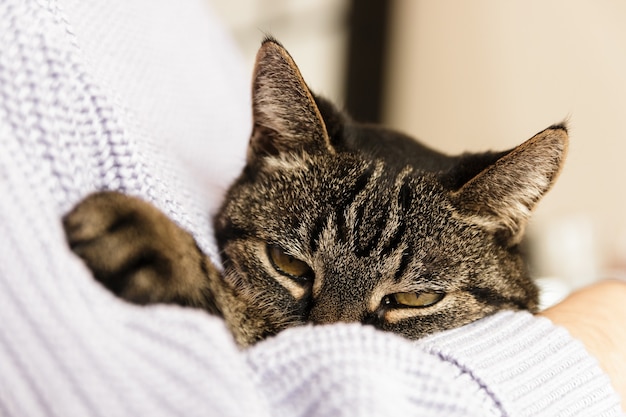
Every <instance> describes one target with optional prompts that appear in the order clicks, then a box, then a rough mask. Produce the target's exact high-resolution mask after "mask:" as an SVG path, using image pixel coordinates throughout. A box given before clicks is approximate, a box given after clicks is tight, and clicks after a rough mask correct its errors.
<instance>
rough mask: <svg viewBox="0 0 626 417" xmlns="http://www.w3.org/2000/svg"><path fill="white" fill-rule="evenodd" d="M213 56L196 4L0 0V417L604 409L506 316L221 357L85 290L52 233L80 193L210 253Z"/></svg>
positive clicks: (161, 321) (226, 93)
mask: <svg viewBox="0 0 626 417" xmlns="http://www.w3.org/2000/svg"><path fill="white" fill-rule="evenodd" d="M233 49H234V48H233V45H232V43H231V41H230V40H229V38H228V37H227V36H226V35H224V32H223V31H222V29H221V28H220V25H219V23H218V22H217V21H216V20H215V18H214V17H213V16H212V15H211V13H210V11H209V10H208V9H207V7H206V5H205V4H204V2H203V1H201V0H197V1H195V0H189V1H185V2H180V1H174V0H172V1H167V0H163V1H159V2H153V1H148V0H106V1H104V0H102V1H82V0H67V1H57V2H55V1H43V0H41V1H32V0H4V1H2V2H0V323H1V326H0V416H63V417H67V416H100V415H102V416H148V415H149V416H178V415H180V416H194V415H198V416H200V415H202V416H207V415H215V416H217V415H219V416H239V415H241V416H243V415H248V416H249V415H254V416H265V415H267V416H270V415H271V416H329V415H336V416H348V415H354V416H357V415H358V416H374V415H377V416H378V415H386V414H393V415H407V416H410V415H414V416H426V415H427V416H473V415H475V416H503V415H511V416H517V415H520V416H524V415H535V416H543V415H545V416H556V415H562V416H570V415H585V416H595V415H598V416H612V415H621V414H620V411H619V399H618V398H617V396H616V394H615V392H614V391H613V390H612V389H611V387H610V385H609V382H608V378H607V377H606V375H604V374H603V373H602V372H601V371H600V370H599V367H598V366H597V363H596V362H595V361H594V360H593V359H592V358H590V357H589V356H588V355H587V354H586V352H585V351H584V349H583V348H582V346H581V345H580V344H579V343H577V342H575V341H573V340H572V339H571V338H570V337H569V336H568V335H567V333H566V332H564V331H563V330H560V329H557V328H554V327H553V326H551V325H550V324H549V322H547V321H545V320H538V319H535V318H533V317H532V316H530V315H528V314H525V313H502V314H499V315H496V316H494V317H490V318H488V319H485V320H481V321H480V322H477V323H475V324H473V325H470V326H466V327H464V328H462V329H458V330H456V331H452V332H446V333H442V334H440V335H436V336H433V337H431V338H428V339H426V340H424V341H421V342H418V343H415V342H409V341H407V340H404V339H401V338H399V337H398V336H396V335H392V334H384V333H380V332H378V331H375V330H374V329H371V328H368V327H363V326H360V325H356V324H353V325H342V324H339V325H334V326H326V327H308V326H307V327H301V328H296V329H290V330H287V331H285V332H283V333H281V334H280V335H278V336H277V337H275V338H272V339H270V340H267V341H265V342H263V343H260V344H258V345H256V346H255V347H253V348H251V349H249V350H248V351H245V352H241V351H239V350H238V349H237V348H236V346H235V344H234V342H233V340H232V338H231V336H230V334H229V333H228V332H227V330H226V328H225V326H224V325H223V323H222V322H221V321H220V320H219V319H217V318H214V317H211V316H208V315H207V314H205V313H204V312H202V311H197V310H192V309H186V308H181V307H176V306H152V307H138V306H133V305H130V304H127V303H125V302H123V301H121V300H119V299H117V298H115V297H114V296H113V295H111V294H110V293H109V292H108V291H106V290H105V289H104V288H102V287H101V286H100V285H99V284H98V283H97V282H96V281H95V280H94V279H93V278H92V276H91V274H90V273H89V271H88V270H87V269H86V268H85V266H84V265H83V263H82V262H81V261H80V260H79V259H78V258H77V257H75V256H74V255H73V254H72V253H71V252H70V250H69V249H68V247H67V244H66V242H65V237H64V233H63V230H62V227H61V217H62V216H63V214H65V213H66V212H67V211H68V210H70V209H71V208H72V207H73V206H74V205H75V204H76V203H77V202H78V201H80V199H82V198H83V197H85V196H86V195H88V194H89V193H91V192H94V191H96V190H103V189H115V190H121V191H124V192H126V193H129V194H133V195H137V196H139V197H141V198H144V199H146V200H149V201H151V202H153V203H154V204H155V205H157V206H158V207H159V208H160V209H162V210H163V211H164V212H165V213H166V214H167V215H168V216H169V217H170V218H172V219H173V220H174V221H176V222H177V223H178V224H180V225H181V226H182V227H184V228H186V229H187V230H189V231H190V232H191V233H192V234H193V235H194V236H195V237H196V239H197V241H198V243H199V245H200V247H201V248H202V249H203V250H204V251H206V252H207V253H208V254H209V255H211V256H212V258H213V259H217V256H216V253H217V252H216V249H215V245H214V242H213V239H212V233H211V228H210V221H209V220H210V216H209V213H211V212H212V211H214V210H215V207H217V205H218V204H219V199H220V196H221V195H222V192H223V190H224V188H225V187H226V186H227V184H228V182H229V181H230V180H232V178H233V177H234V175H235V174H236V172H237V171H238V169H240V167H241V165H242V164H243V161H244V158H245V145H246V139H247V135H248V133H249V129H250V115H249V98H248V97H247V94H248V92H247V85H248V81H247V76H246V74H245V72H246V71H243V70H242V69H241V67H240V64H239V60H238V58H237V57H236V54H235V53H234V52H233Z"/></svg>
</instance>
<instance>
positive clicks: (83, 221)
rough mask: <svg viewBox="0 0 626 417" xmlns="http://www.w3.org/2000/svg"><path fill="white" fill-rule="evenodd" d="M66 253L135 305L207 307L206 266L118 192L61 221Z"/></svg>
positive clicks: (184, 240) (172, 228) (171, 226)
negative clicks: (78, 259) (81, 260)
mask: <svg viewBox="0 0 626 417" xmlns="http://www.w3.org/2000/svg"><path fill="white" fill-rule="evenodd" d="M63 227H64V229H65V233H66V236H67V240H68V243H69V245H70V248H71V249H72V251H74V253H75V254H76V255H78V256H79V257H80V258H82V259H83V261H85V263H86V264H87V266H88V267H89V269H91V271H92V272H93V275H94V277H95V278H96V279H97V280H98V281H100V282H101V283H103V284H104V285H105V286H106V287H107V288H109V289H110V290H111V291H112V292H113V293H115V294H117V295H118V296H120V297H122V298H124V299H126V300H128V301H131V302H134V303H138V304H149V303H158V302H166V303H177V304H183V305H194V306H199V307H202V306H204V304H205V301H206V300H205V296H206V294H205V292H206V287H207V285H208V284H207V276H206V275H207V268H210V265H207V264H208V260H207V259H206V258H205V256H204V255H203V254H202V253H201V251H200V250H199V249H198V247H197V245H196V243H195V241H194V239H193V237H192V236H191V235H190V234H189V233H187V232H186V231H184V230H182V229H181V228H180V227H178V226H177V225H176V224H175V223H173V222H172V221H171V220H170V219H168V218H167V217H166V216H165V215H164V214H163V213H162V212H161V211H159V210H158V209H157V208H155V207H154V206H152V205H151V204H149V203H147V202H145V201H143V200H141V199H139V198H136V197H131V196H128V195H125V194H121V193H118V192H100V193H95V194H92V195H90V196H88V197H87V198H86V199H85V200H83V201H82V202H80V203H79V204H78V205H77V206H76V207H75V208H74V209H73V210H72V211H71V212H69V213H68V214H67V215H66V216H65V217H64V218H63Z"/></svg>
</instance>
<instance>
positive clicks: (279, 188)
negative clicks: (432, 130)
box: [64, 39, 568, 346]
mask: <svg viewBox="0 0 626 417" xmlns="http://www.w3.org/2000/svg"><path fill="white" fill-rule="evenodd" d="M253 110H254V112H253V113H254V129H253V133H252V137H251V139H250V145H249V149H248V155H247V166H246V167H245V169H244V171H243V172H242V174H241V175H240V177H239V178H238V179H237V180H236V182H235V183H234V184H233V185H232V187H231V188H230V189H229V191H228V194H227V196H226V198H225V202H224V204H223V207H222V209H221V210H220V212H219V214H218V215H217V216H216V218H215V229H216V235H217V239H218V243H219V246H220V249H221V253H222V254H223V259H222V260H223V267H224V274H223V275H221V274H220V273H219V272H218V270H217V269H216V268H214V266H213V265H212V264H211V262H210V261H209V260H208V258H207V257H206V256H204V255H203V254H202V253H201V251H200V250H199V249H198V247H197V245H196V244H195V242H194V240H193V238H192V237H191V236H190V235H189V233H187V232H186V231H184V230H182V229H181V228H179V227H178V226H176V225H175V224H174V223H173V222H171V221H170V220H169V219H168V218H167V217H165V215H164V214H162V213H161V212H160V211H158V210H157V209H156V208H154V207H153V206H152V205H150V204H148V203H146V202H144V201H142V200H140V199H137V198H134V197H130V196H126V195H123V194H120V193H116V192H102V193H97V194H94V195H92V196H89V197H88V198H87V199H85V200H84V201H83V202H81V203H80V204H79V205H78V206H77V207H76V208H75V209H74V210H73V211H72V212H70V213H69V214H68V215H67V216H66V217H65V218H64V226H65V229H66V232H67V236H68V240H69V243H70V246H71V248H72V249H73V250H74V251H75V253H76V254H77V255H78V256H80V257H81V258H83V259H84V260H85V262H86V263H87V265H88V266H89V267H90V268H91V270H92V271H93V273H94V275H95V277H96V278H97V279H98V280H99V281H101V282H102V283H104V285H106V286H107V287H108V288H110V289H111V290H112V291H113V292H115V293H116V294H118V295H120V296H121V297H123V298H125V299H127V300H129V301H132V302H136V303H142V304H145V303H158V302H169V303H178V304H183V305H189V306H195V307H200V308H204V309H206V310H207V311H209V312H210V313H212V314H217V315H220V316H222V317H224V319H225V321H226V323H227V324H228V325H229V327H230V329H231V330H232V332H233V334H234V336H235V338H236V340H237V342H238V343H239V344H240V345H242V346H247V345H250V344H252V343H255V342H257V341H259V340H261V339H263V338H265V337H268V336H270V335H273V334H276V333H277V332H279V331H281V330H283V329H285V328H287V327H290V326H295V325H299V324H303V323H307V322H311V323H317V324H323V323H333V322H339V321H341V322H361V323H366V324H370V325H373V326H375V327H377V328H379V329H382V330H387V331H393V332H397V333H400V334H402V335H404V336H406V337H408V338H412V339H414V338H419V337H421V336H424V335H426V334H429V333H432V332H436V331H440V330H444V329H449V328H453V327H457V326H461V325H464V324H466V323H469V322H471V321H474V320H477V319H479V318H481V317H484V316H486V315H489V314H492V313H494V312H496V311H498V310H502V309H528V310H531V311H532V310H535V309H536V307H537V297H538V292H537V288H536V287H535V285H534V284H533V282H532V281H531V279H530V278H529V276H528V273H527V271H526V268H525V266H524V262H523V259H522V257H521V255H520V253H519V251H518V244H519V242H520V239H521V237H522V234H523V231H524V226H525V224H526V222H527V220H528V217H529V215H530V213H531V211H532V209H533V208H534V207H535V205H536V204H537V202H538V201H539V200H540V198H541V197H542V196H543V195H544V194H545V193H546V192H547V191H548V189H549V188H550V187H551V186H552V184H553V183H554V181H555V179H556V177H557V175H558V173H559V171H560V169H561V166H562V163H563V160H564V157H565V153H566V149H567V143H568V138H567V131H566V128H565V126H563V125H557V126H552V127H550V128H548V129H546V130H544V131H542V132H540V133H538V134H537V135H535V136H534V137H533V138H531V139H529V140H528V141H526V142H525V143H523V144H522V145H520V146H518V147H516V148H514V149H512V150H510V151H506V152H497V153H494V152H487V153H480V154H463V155H459V156H447V155H444V154H441V153H439V152H436V151H434V150H431V149H429V148H427V147H426V146H424V145H422V144H420V143H418V142H417V141H415V140H413V139H411V138H408V137H406V136H404V135H401V134H399V133H396V132H393V131H390V130H387V129H384V128H381V127H376V126H369V125H363V124H359V123H356V122H354V121H352V120H350V119H349V118H348V117H347V116H345V115H344V114H342V113H340V112H339V111H337V110H336V109H335V108H334V107H333V106H332V105H331V104H330V103H328V102H327V101H326V100H323V99H321V98H319V97H316V96H314V95H313V94H312V93H311V91H310V90H309V89H308V87H307V85H306V83H305V82H304V80H303V79H302V76H301V75H300V72H299V71H298V68H297V67H296V65H295V63H294V62H293V60H292V59H291V57H290V56H289V54H288V53H287V52H286V51H285V49H283V47H282V46H281V45H280V44H279V43H278V42H276V41H275V40H273V39H266V40H265V41H264V43H263V45H262V46H261V48H260V50H259V53H258V56H257V61H256V66H255V70H254V80H253ZM268 245H269V246H268ZM270 246H272V247H274V246H275V247H280V248H282V250H284V252H285V253H287V254H288V255H290V256H292V257H293V258H295V259H298V260H300V261H303V262H305V263H306V264H308V266H309V267H310V268H311V273H310V275H307V276H306V277H304V278H297V279H296V278H295V277H290V276H288V275H286V274H284V273H281V271H280V270H279V269H277V268H276V267H275V266H274V264H273V263H272V261H271V260H270V259H269V257H268V253H269V252H268V247H270ZM396 293H437V294H443V298H442V299H441V300H440V301H438V302H436V303H434V304H433V305H430V306H426V307H420V308H412V307H406V306H402V305H398V304H397V303H393V302H390V295H392V294H396Z"/></svg>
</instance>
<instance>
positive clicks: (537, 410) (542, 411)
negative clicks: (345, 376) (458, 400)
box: [418, 312, 623, 416]
mask: <svg viewBox="0 0 626 417" xmlns="http://www.w3.org/2000/svg"><path fill="white" fill-rule="evenodd" d="M418 344H419V345H420V346H422V347H423V348H424V349H426V350H427V351H429V352H431V353H433V354H436V355H438V356H439V357H441V358H442V359H445V360H447V361H449V362H451V363H453V364H455V365H456V366H458V367H459V368H460V369H461V370H462V371H463V372H464V373H466V374H467V375H469V376H470V377H471V378H472V379H474V380H475V381H476V382H477V383H478V384H480V385H481V386H483V387H484V390H485V391H486V392H487V394H488V395H489V396H491V397H492V399H493V401H494V402H495V403H496V404H500V405H501V408H502V409H504V410H507V411H509V413H510V415H513V416H537V415H546V416H557V415H558V416H573V415H584V416H621V415H623V413H622V411H621V406H620V399H619V396H618V395H617V393H616V392H615V391H614V390H613V389H612V387H611V385H610V381H609V378H608V376H607V375H606V374H605V373H604V372H603V371H602V370H601V369H600V366H599V364H598V362H597V361H596V360H595V358H593V357H591V356H590V354H589V353H588V352H587V351H586V350H585V348H584V346H583V344H582V343H581V342H579V341H578V340H575V339H573V338H572V337H571V336H570V335H569V333H568V332H567V331H566V330H565V329H564V328H560V327H556V326H554V325H553V324H552V323H551V322H550V321H549V320H548V319H545V318H538V317H534V316H532V315H531V314H529V313H526V312H516V313H514V312H502V313H498V314H496V315H494V316H491V317H488V318H485V319H483V320H480V321H478V322H475V323H473V324H471V325H469V326H465V327H463V328H460V329H455V330H451V331H447V332H443V333H440V334H437V335H433V336H431V337H429V338H426V339H424V340H422V341H419V342H418Z"/></svg>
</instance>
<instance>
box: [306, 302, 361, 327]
mask: <svg viewBox="0 0 626 417" xmlns="http://www.w3.org/2000/svg"><path fill="white" fill-rule="evenodd" d="M362 320H363V310H362V309H360V308H356V306H350V305H346V304H344V303H342V302H340V301H339V300H324V302H314V303H313V306H312V308H311V310H310V312H309V318H308V321H309V322H311V323H314V324H330V323H338V322H343V323H352V322H360V321H362Z"/></svg>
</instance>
